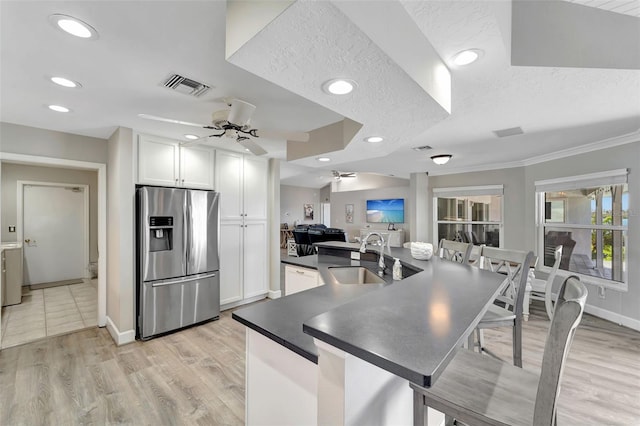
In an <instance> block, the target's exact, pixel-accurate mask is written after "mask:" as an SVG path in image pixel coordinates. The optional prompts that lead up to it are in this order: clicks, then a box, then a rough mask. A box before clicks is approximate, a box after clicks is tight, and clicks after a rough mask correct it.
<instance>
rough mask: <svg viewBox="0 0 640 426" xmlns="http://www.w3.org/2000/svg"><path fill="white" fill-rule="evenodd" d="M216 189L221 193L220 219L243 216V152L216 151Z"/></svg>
mask: <svg viewBox="0 0 640 426" xmlns="http://www.w3.org/2000/svg"><path fill="white" fill-rule="evenodd" d="M215 175H216V191H218V192H219V193H220V219H221V220H229V219H236V220H240V219H241V218H242V216H241V215H242V213H243V211H242V154H237V153H234V152H225V151H218V152H217V153H216V167H215Z"/></svg>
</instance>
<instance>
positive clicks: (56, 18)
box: [49, 13, 98, 40]
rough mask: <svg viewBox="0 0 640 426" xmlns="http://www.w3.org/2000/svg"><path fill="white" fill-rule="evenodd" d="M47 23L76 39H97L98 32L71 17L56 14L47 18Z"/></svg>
mask: <svg viewBox="0 0 640 426" xmlns="http://www.w3.org/2000/svg"><path fill="white" fill-rule="evenodd" d="M49 22H51V23H52V24H53V25H54V26H55V27H56V28H59V29H61V30H62V31H64V32H66V33H68V34H71V35H73V36H76V37H80V38H86V39H93V40H95V39H97V38H98V32H97V31H96V29H95V28H93V27H92V26H91V25H89V24H87V23H86V22H83V21H81V20H80V19H78V18H74V17H73V16H69V15H62V14H59V13H56V14H54V15H50V16H49Z"/></svg>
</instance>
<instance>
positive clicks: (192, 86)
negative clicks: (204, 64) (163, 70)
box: [162, 74, 211, 97]
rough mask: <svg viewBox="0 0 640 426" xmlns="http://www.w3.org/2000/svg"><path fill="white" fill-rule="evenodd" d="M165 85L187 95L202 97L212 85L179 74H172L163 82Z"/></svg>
mask: <svg viewBox="0 0 640 426" xmlns="http://www.w3.org/2000/svg"><path fill="white" fill-rule="evenodd" d="M162 85H163V86H164V87H168V88H169V89H173V90H175V91H176V92H180V93H184V94H185V95H190V96H195V97H200V96H202V95H204V94H205V93H207V92H208V91H209V90H211V87H209V86H207V85H206V84H204V83H200V82H197V81H195V80H191V79H190V78H187V77H183V76H181V75H178V74H172V75H171V76H170V77H169V78H168V79H167V80H166V81H164V82H163V83H162Z"/></svg>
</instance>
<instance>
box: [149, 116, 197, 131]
mask: <svg viewBox="0 0 640 426" xmlns="http://www.w3.org/2000/svg"><path fill="white" fill-rule="evenodd" d="M138 117H140V118H146V119H147V120H155V121H164V122H165V123H173V124H182V125H184V126H192V127H199V128H203V127H207V126H206V125H204V124H198V123H191V122H189V121H181V120H174V119H172V118H165V117H158V116H157V115H150V114H138Z"/></svg>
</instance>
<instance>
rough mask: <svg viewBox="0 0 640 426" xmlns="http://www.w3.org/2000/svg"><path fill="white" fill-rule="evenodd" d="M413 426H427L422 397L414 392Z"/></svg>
mask: <svg viewBox="0 0 640 426" xmlns="http://www.w3.org/2000/svg"><path fill="white" fill-rule="evenodd" d="M413 426H428V425H427V406H426V405H424V395H422V394H421V393H419V392H416V391H413Z"/></svg>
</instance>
